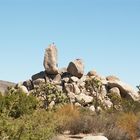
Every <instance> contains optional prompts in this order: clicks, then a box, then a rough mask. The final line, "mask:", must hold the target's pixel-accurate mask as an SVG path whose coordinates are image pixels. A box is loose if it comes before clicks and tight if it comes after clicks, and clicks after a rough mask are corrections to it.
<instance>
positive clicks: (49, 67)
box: [44, 44, 58, 74]
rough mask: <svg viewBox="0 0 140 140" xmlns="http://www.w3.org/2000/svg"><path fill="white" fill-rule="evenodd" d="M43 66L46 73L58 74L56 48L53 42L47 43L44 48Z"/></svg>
mask: <svg viewBox="0 0 140 140" xmlns="http://www.w3.org/2000/svg"><path fill="white" fill-rule="evenodd" d="M44 68H45V70H46V73H47V74H58V67H57V48H56V46H55V45H54V44H51V45H49V47H48V48H47V49H46V50H45V56H44Z"/></svg>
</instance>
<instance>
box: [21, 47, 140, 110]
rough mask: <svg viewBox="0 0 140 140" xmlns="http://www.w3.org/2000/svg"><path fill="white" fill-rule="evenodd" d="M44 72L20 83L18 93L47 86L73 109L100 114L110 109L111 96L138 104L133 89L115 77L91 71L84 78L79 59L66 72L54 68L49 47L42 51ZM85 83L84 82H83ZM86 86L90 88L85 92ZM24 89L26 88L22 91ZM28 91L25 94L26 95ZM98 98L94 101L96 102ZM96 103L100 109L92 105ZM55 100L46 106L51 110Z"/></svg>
mask: <svg viewBox="0 0 140 140" xmlns="http://www.w3.org/2000/svg"><path fill="white" fill-rule="evenodd" d="M44 67H45V71H41V72H39V73H37V74H34V75H33V76H32V77H31V80H27V81H24V82H23V85H20V89H22V90H24V91H26V93H31V92H32V91H34V89H35V88H37V87H39V86H40V85H42V84H45V83H51V84H53V85H55V86H56V87H57V89H58V90H60V91H62V92H63V93H65V95H66V96H67V97H68V99H69V100H70V102H71V103H72V104H74V105H76V106H84V107H85V106H86V107H87V108H89V109H90V110H92V111H95V109H96V110H99V111H101V110H102V107H103V108H104V109H107V108H110V107H112V106H113V103H112V102H111V98H110V97H111V95H112V93H113V95H115V96H117V97H119V98H126V99H130V100H134V101H139V99H140V96H139V94H138V92H136V91H135V90H134V89H133V88H131V87H130V86H128V85H127V84H125V83H123V82H122V81H121V80H120V79H119V78H117V77H116V76H107V77H106V78H105V77H103V76H101V75H100V74H98V73H97V72H96V71H95V70H92V71H89V72H88V73H87V74H86V75H85V74H84V63H83V61H82V60H81V59H76V60H74V61H71V62H70V63H69V65H68V67H67V68H60V69H58V67H57V49H56V46H55V45H54V44H53V45H50V46H49V47H48V48H47V49H46V50H45V56H44ZM87 81H88V82H87ZM87 83H88V84H91V86H89V87H88V88H87V86H88V85H87ZM23 86H25V87H26V88H24V87H23ZM27 90H28V91H27ZM97 98H98V99H97ZM97 100H98V102H100V104H102V105H101V106H99V103H98V106H97V105H96V104H97ZM56 101H57V100H52V101H51V102H50V103H49V104H50V106H51V107H52V106H54V105H55V104H56Z"/></svg>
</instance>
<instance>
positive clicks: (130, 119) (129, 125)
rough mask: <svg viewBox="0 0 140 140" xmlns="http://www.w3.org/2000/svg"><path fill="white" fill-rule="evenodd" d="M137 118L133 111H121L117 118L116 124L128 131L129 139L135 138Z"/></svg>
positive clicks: (133, 139)
mask: <svg viewBox="0 0 140 140" xmlns="http://www.w3.org/2000/svg"><path fill="white" fill-rule="evenodd" d="M138 120H139V117H138V116H137V115H136V114H134V113H131V112H130V113H123V114H122V115H121V116H120V117H119V118H118V120H117V126H118V127H119V128H120V129H121V130H123V131H125V132H126V133H128V135H129V136H130V139H131V140H136V138H137V134H136V132H137V123H138Z"/></svg>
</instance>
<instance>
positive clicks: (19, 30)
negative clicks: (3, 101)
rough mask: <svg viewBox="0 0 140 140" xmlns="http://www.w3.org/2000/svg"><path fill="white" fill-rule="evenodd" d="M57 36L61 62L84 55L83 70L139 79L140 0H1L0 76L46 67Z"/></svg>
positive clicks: (19, 76)
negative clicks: (46, 54)
mask: <svg viewBox="0 0 140 140" xmlns="http://www.w3.org/2000/svg"><path fill="white" fill-rule="evenodd" d="M52 42H55V44H56V45H57V48H58V52H59V67H64V66H67V65H68V63H69V62H70V61H71V60H74V59H76V58H82V59H83V60H84V62H85V73H86V72H87V71H89V70H92V69H96V70H97V71H98V72H99V73H100V74H101V75H104V76H107V75H110V74H113V75H117V76H118V77H120V79H122V80H123V81H125V82H127V83H129V84H131V85H133V86H136V85H138V84H139V83H140V62H139V60H140V57H139V54H140V0H0V65H1V67H0V79H1V80H8V81H14V82H18V81H22V80H26V79H29V78H30V77H31V75H33V74H35V73H37V72H39V71H42V70H44V68H43V57H44V49H45V48H46V47H47V46H48V45H49V44H50V43H52Z"/></svg>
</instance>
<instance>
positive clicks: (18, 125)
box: [0, 110, 57, 140]
mask: <svg viewBox="0 0 140 140" xmlns="http://www.w3.org/2000/svg"><path fill="white" fill-rule="evenodd" d="M56 126H57V125H56V122H55V120H53V113H49V112H47V111H45V110H36V111H35V112H34V113H33V114H32V115H25V116H23V117H20V118H17V119H12V118H10V117H1V118H0V139H5V140H50V139H51V138H52V137H53V136H54V135H55V134H56Z"/></svg>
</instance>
